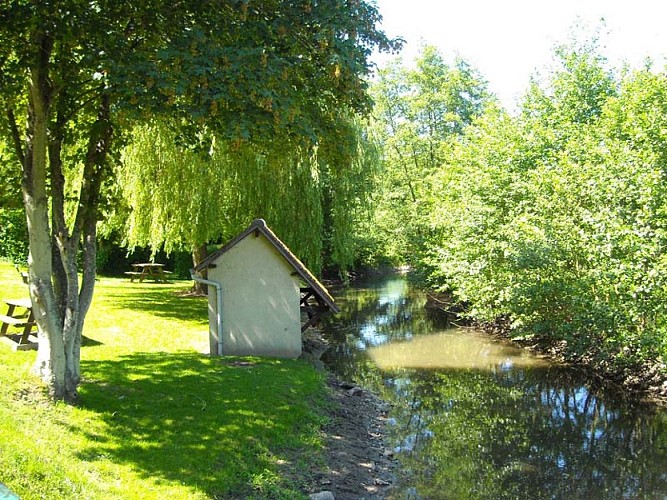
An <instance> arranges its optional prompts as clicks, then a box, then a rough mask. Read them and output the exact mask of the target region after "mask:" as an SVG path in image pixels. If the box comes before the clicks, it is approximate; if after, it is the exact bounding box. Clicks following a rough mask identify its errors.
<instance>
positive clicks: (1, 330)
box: [0, 299, 38, 351]
mask: <svg viewBox="0 0 667 500" xmlns="http://www.w3.org/2000/svg"><path fill="white" fill-rule="evenodd" d="M5 303H6V304H7V306H8V310H7V314H0V322H1V323H2V326H1V327H0V338H1V339H3V340H7V341H9V342H10V344H11V346H12V347H13V348H14V349H15V350H17V351H25V350H28V349H36V348H37V342H38V339H37V337H35V336H34V335H33V334H34V333H37V323H36V322H35V319H34V316H33V312H32V305H31V304H30V299H6V300H5ZM17 308H19V309H24V311H25V312H22V313H17V312H16V309H17ZM10 327H12V328H17V329H19V330H21V331H19V332H16V333H13V332H9V328H10Z"/></svg>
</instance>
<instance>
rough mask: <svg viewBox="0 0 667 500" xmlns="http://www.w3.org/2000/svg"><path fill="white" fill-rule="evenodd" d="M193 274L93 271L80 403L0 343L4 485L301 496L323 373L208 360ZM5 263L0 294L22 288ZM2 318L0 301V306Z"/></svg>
mask: <svg viewBox="0 0 667 500" xmlns="http://www.w3.org/2000/svg"><path fill="white" fill-rule="evenodd" d="M189 284H190V283H189V282H176V283H174V284H153V283H141V284H140V283H130V282H129V280H126V279H118V278H101V279H100V280H99V281H98V283H97V286H96V289H95V298H94V300H93V305H92V307H91V309H90V312H89V313H88V317H87V320H86V326H85V328H84V347H83V348H82V352H81V372H82V377H83V381H82V384H81V386H80V395H81V404H80V405H79V406H78V407H71V406H67V405H64V404H51V403H49V402H48V401H47V400H46V398H45V397H44V393H43V390H42V389H41V387H40V384H39V381H38V380H36V379H35V378H33V377H32V376H31V375H30V368H31V366H32V364H33V362H34V359H35V352H34V351H25V352H22V351H16V352H15V351H13V350H12V349H11V347H9V346H6V345H4V344H0V482H2V483H4V484H5V485H7V486H8V487H9V488H10V489H12V490H13V491H14V492H16V493H17V494H18V495H19V496H20V497H21V498H22V499H31V498H47V499H50V498H54V499H55V498H92V499H96V498H141V499H150V498H156V499H157V498H159V499H164V498H178V499H182V498H183V499H185V498H299V497H301V496H302V495H301V494H300V493H299V491H300V489H301V488H302V487H303V486H304V485H303V484H299V483H298V480H297V482H296V483H294V482H293V479H294V472H295V471H298V470H305V469H307V468H308V467H307V464H308V463H310V462H312V461H317V460H318V457H319V453H320V452H321V446H322V443H321V439H320V431H319V430H320V428H321V426H322V424H323V423H324V422H325V418H326V417H325V415H326V405H327V398H326V397H325V395H326V392H325V384H324V380H323V376H322V375H321V374H318V373H317V372H316V371H315V370H314V369H313V368H312V367H311V366H310V365H309V364H307V363H305V362H302V361H292V360H276V359H261V358H243V359H240V358H228V357H226V358H221V357H216V358H210V357H208V356H207V355H205V354H203V352H205V351H207V350H208V324H207V313H206V299H204V298H193V297H184V296H181V295H180V293H179V292H183V291H184V290H186V289H187V288H188V286H189ZM27 293H28V288H27V286H26V285H24V284H23V283H22V282H21V279H20V276H19V275H18V273H17V272H16V270H15V269H14V268H13V267H12V266H11V265H9V264H7V263H3V262H0V294H1V295H2V297H0V298H18V297H27ZM1 312H2V313H4V310H3V311H1Z"/></svg>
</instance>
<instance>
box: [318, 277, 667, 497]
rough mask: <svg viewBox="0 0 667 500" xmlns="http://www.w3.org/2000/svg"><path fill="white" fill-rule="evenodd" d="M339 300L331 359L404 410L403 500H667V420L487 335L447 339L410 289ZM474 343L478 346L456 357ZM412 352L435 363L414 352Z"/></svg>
mask: <svg viewBox="0 0 667 500" xmlns="http://www.w3.org/2000/svg"><path fill="white" fill-rule="evenodd" d="M337 300H338V302H339V305H341V306H342V307H341V309H342V313H341V314H340V315H338V316H337V317H334V318H331V319H330V320H329V322H328V323H327V325H326V327H325V331H326V332H327V334H328V335H329V337H330V339H331V341H332V343H333V347H332V349H330V351H329V352H328V353H326V354H325V357H324V359H325V362H326V363H327V364H329V365H330V366H331V368H332V369H333V370H334V371H336V372H337V373H338V374H339V375H340V376H341V377H344V378H346V379H351V380H356V381H357V382H359V383H362V384H364V385H366V386H367V387H369V388H371V389H374V390H375V391H377V392H380V393H381V394H382V396H383V397H385V398H387V399H389V400H392V401H393V402H394V409H393V411H392V414H391V421H392V422H394V425H393V426H391V428H390V435H391V439H392V441H393V443H394V446H395V450H396V456H397V458H398V460H399V463H400V465H399V485H398V488H397V490H398V491H396V497H397V498H406V497H407V498H410V497H412V498H531V497H532V498H584V497H585V498H638V497H639V498H663V497H664V496H665V495H667V417H666V414H665V412H664V411H659V410H657V409H655V408H654V407H651V406H648V405H640V404H631V403H629V402H627V401H622V400H621V399H619V398H618V397H617V395H615V394H612V393H610V392H609V391H605V390H603V389H602V388H599V387H594V386H593V385H592V382H591V381H590V380H586V379H585V378H583V376H582V374H581V373H579V372H577V371H575V370H572V369H569V368H565V367H559V366H548V365H546V364H545V363H541V364H540V363H537V364H533V363H530V362H526V359H525V353H522V352H521V351H518V352H514V351H513V349H509V348H507V347H506V346H504V345H502V344H496V343H493V344H494V345H493V346H491V347H489V346H486V347H484V348H481V347H480V346H483V345H485V344H484V342H486V343H487V344H488V343H489V341H488V339H484V338H481V337H479V335H477V334H470V333H469V332H459V333H453V332H451V331H449V332H445V333H442V332H443V329H444V327H445V325H444V324H443V323H442V320H441V319H438V318H433V317H432V316H429V314H428V313H427V311H426V310H425V308H424V304H425V298H424V296H423V295H422V294H420V293H418V292H416V291H414V290H412V289H410V287H409V285H408V283H407V281H406V280H404V279H402V278H393V279H390V280H388V281H384V282H378V283H376V284H374V285H371V286H367V287H364V288H350V289H348V290H346V291H341V293H339V294H338V297H337ZM426 335H429V336H431V337H430V338H426V337H425V336H426ZM453 335H455V336H456V342H454V341H453V340H452V336H453ZM463 337H468V338H469V339H471V347H470V348H469V349H468V350H465V348H464V347H461V346H459V347H457V348H456V349H453V348H452V346H453V345H454V344H456V343H457V342H458V343H461V342H463V343H465V339H462V338H463ZM411 342H414V344H412V345H413V346H415V347H416V349H415V350H417V351H420V350H421V351H423V352H424V353H426V354H427V355H428V360H429V361H428V364H426V363H425V362H423V360H424V359H425V357H424V356H423V355H414V354H413V353H410V345H411ZM428 342H431V343H430V344H429V343H428ZM480 342H481V344H480ZM447 344H450V345H447ZM420 345H421V347H419V346H420ZM394 347H395V348H396V349H399V352H400V354H398V355H396V354H395V353H392V352H390V351H391V349H393V348H394ZM461 349H463V350H461ZM494 349H495V350H496V351H497V352H496V354H493V353H492V351H494ZM400 350H402V352H401V351H400ZM382 351H387V352H384V353H383V355H384V356H385V358H387V357H388V359H391V362H390V364H389V365H382V366H384V369H380V368H379V367H378V366H377V364H376V362H375V361H374V360H373V356H375V357H376V359H378V360H380V358H379V357H378V354H377V353H378V352H380V353H382ZM498 353H499V354H498ZM392 356H393V357H392ZM480 356H481V357H482V359H480ZM463 358H468V359H469V364H468V365H466V364H465V363H461V359H463ZM401 360H403V361H404V362H403V363H401ZM419 360H422V361H419ZM448 360H450V361H456V362H455V363H454V362H449V363H448ZM380 362H381V363H382V361H380ZM424 366H429V367H430V368H429V369H425V368H424Z"/></svg>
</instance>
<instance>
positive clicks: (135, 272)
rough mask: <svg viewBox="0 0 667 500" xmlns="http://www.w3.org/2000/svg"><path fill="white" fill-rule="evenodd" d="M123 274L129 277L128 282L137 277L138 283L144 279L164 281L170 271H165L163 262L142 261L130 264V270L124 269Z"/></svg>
mask: <svg viewBox="0 0 667 500" xmlns="http://www.w3.org/2000/svg"><path fill="white" fill-rule="evenodd" d="M125 274H126V275H127V276H129V277H130V283H133V282H134V280H135V278H139V283H143V281H144V280H145V279H152V280H155V282H156V283H157V282H162V283H166V282H167V275H168V274H171V271H165V270H164V264H156V263H154V262H143V263H135V264H132V271H125Z"/></svg>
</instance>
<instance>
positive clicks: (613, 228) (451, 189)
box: [421, 46, 667, 370]
mask: <svg viewBox="0 0 667 500" xmlns="http://www.w3.org/2000/svg"><path fill="white" fill-rule="evenodd" d="M595 50H596V49H595V47H594V46H585V47H583V48H582V47H575V48H571V50H570V51H565V50H564V49H561V50H559V52H558V56H559V58H560V59H559V60H560V61H561V62H562V67H561V68H560V69H559V70H558V71H557V72H556V73H554V74H553V75H552V77H551V80H550V81H549V82H548V85H546V88H541V87H539V86H538V85H537V84H535V85H534V86H533V87H532V88H531V90H530V92H529V94H528V95H527V98H526V100H525V101H524V104H523V109H522V113H521V115H520V116H518V117H515V118H512V117H508V116H506V115H505V114H504V113H502V112H498V111H494V110H490V111H489V112H487V113H486V115H485V116H484V117H483V118H482V119H481V120H479V121H478V122H477V123H476V124H475V125H474V126H473V127H471V128H469V129H467V130H466V132H465V134H464V137H463V138H462V140H460V141H457V142H456V143H454V144H451V148H450V149H449V150H448V152H447V160H446V164H447V168H446V169H443V170H442V171H440V172H438V173H436V174H435V175H434V176H433V177H432V178H431V182H432V184H433V186H434V193H437V194H436V195H435V201H434V204H433V210H432V212H431V217H430V223H431V227H432V228H433V231H432V233H431V235H430V237H429V240H428V242H427V246H428V248H429V251H428V253H429V256H428V258H426V259H424V260H423V261H422V263H421V264H422V268H423V270H424V272H425V273H427V274H428V275H429V279H430V282H431V284H432V285H433V286H436V287H439V288H441V289H449V290H451V291H453V293H454V294H455V295H456V296H457V297H458V298H459V300H460V301H462V302H464V303H467V304H468V305H469V313H470V315H471V316H474V317H476V318H478V319H481V320H485V321H494V320H496V319H498V318H505V319H508V320H509V323H510V325H511V328H512V329H513V330H514V333H515V334H516V335H534V336H536V337H539V338H541V339H544V340H549V341H559V342H564V345H566V346H567V350H568V351H569V352H570V354H571V356H572V357H573V358H580V357H586V358H587V359H589V360H590V359H597V361H598V363H599V366H600V367H602V368H605V367H607V368H611V369H614V370H617V369H623V368H624V367H626V366H637V365H638V364H640V363H654V362H664V361H667V328H666V327H667V325H666V324H665V317H666V316H665V313H666V312H667V311H666V310H665V305H664V304H665V299H667V296H666V291H667V287H666V285H667V268H666V267H665V266H666V261H665V258H664V255H665V249H666V248H667V231H666V229H667V226H666V224H667V219H666V218H665V216H666V215H667V211H666V207H667V197H666V196H667V192H666V190H665V186H664V178H665V172H667V170H665V167H666V166H667V163H665V159H666V158H667V157H666V156H665V152H666V151H667V142H666V140H667V135H666V134H665V129H664V123H665V122H666V120H667V99H666V95H667V94H666V93H667V80H666V79H665V77H664V75H660V74H655V73H653V72H651V71H650V69H645V70H641V71H637V72H634V73H625V74H623V75H622V76H619V75H618V74H616V73H613V72H612V71H611V70H609V69H607V68H606V66H605V64H604V59H603V58H601V57H600V56H598V55H597V54H596V52H595ZM658 124H662V125H658Z"/></svg>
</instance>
